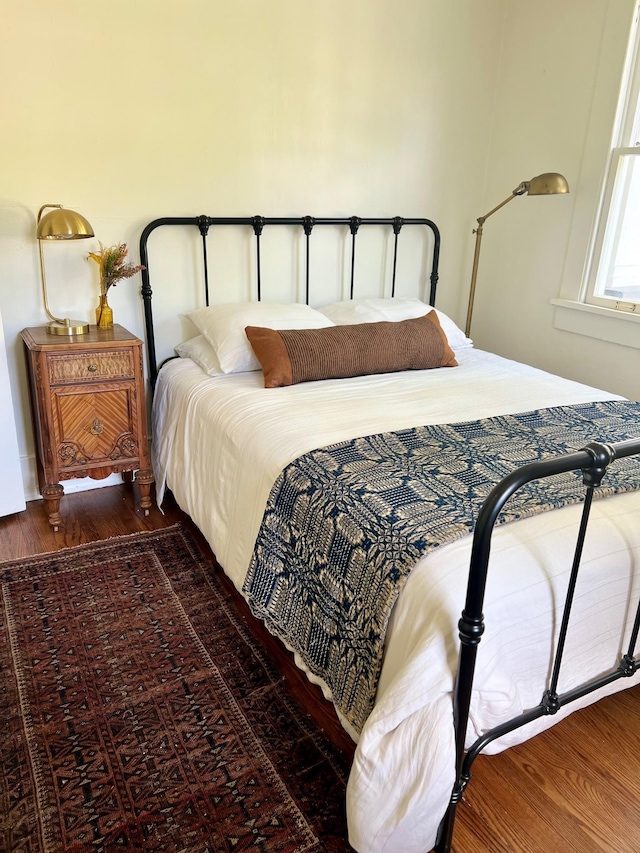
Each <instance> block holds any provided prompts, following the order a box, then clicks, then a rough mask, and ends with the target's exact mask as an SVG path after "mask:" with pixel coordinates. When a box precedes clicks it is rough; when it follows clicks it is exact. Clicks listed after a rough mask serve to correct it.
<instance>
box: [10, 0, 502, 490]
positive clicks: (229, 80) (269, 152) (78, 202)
mask: <svg viewBox="0 0 640 853" xmlns="http://www.w3.org/2000/svg"><path fill="white" fill-rule="evenodd" d="M481 6H482V7H481V8H480V4H478V3H477V0H428V2H424V0H397V2H393V3H391V2H389V0H321V2H315V3H307V2H302V0H269V2H268V3H265V2H262V0H260V2H258V0H241V2H226V0H225V2H222V0H207V2H205V0H137V2H135V3H131V2H128V0H127V2H125V0H112V2H110V3H108V4H106V5H105V4H95V3H86V2H80V0H60V2H58V3H56V4H53V5H52V4H46V3H44V2H40V0H38V2H34V0H26V2H24V0H20V2H19V0H5V2H4V3H3V29H2V32H1V33H0V81H1V82H0V86H2V97H1V102H2V105H3V107H2V109H3V130H2V133H1V134H0V162H2V164H3V166H4V168H3V179H2V181H1V182H0V308H1V310H2V315H3V317H4V322H5V334H6V339H7V344H8V350H9V352H8V357H9V369H10V374H11V382H12V389H13V398H14V401H15V406H16V412H15V415H16V422H17V427H18V437H19V444H20V452H21V456H22V460H23V471H24V479H25V487H26V490H27V493H28V496H29V497H34V496H35V495H36V493H37V489H36V485H35V468H34V464H33V441H32V437H31V430H30V425H29V414H28V400H27V393H26V383H25V374H24V367H23V364H22V354H21V351H20V347H19V344H18V334H19V331H20V329H21V328H23V327H24V326H28V325H36V324H40V323H42V322H43V321H44V319H45V318H44V314H43V311H42V308H41V299H40V291H39V278H38V267H37V251H36V244H35V240H34V236H33V235H34V229H35V217H36V213H37V210H38V208H39V206H40V205H41V204H43V203H45V202H60V203H63V204H64V205H65V206H68V207H72V208H75V209H77V210H79V211H80V212H82V213H83V214H84V215H85V216H86V217H87V218H88V219H89V220H90V222H91V223H92V225H93V226H94V229H95V231H96V236H97V238H100V240H102V242H103V243H105V244H111V243H115V242H117V241H122V240H126V241H127V242H128V243H129V245H130V247H131V249H132V254H133V255H134V257H135V254H136V253H137V243H138V238H139V235H140V231H141V229H142V227H143V226H144V225H145V224H146V222H148V221H150V220H151V219H154V218H156V217H159V216H165V215H181V214H183V215H197V214H200V213H208V214H210V215H225V214H228V215H252V214H255V213H261V214H263V215H285V214H291V215H301V214H305V213H312V214H314V215H317V216H323V215H325V216H326V215H352V214H358V215H361V216H374V215H390V216H393V215H397V214H399V215H403V216H429V217H431V218H433V219H435V220H436V221H437V222H438V224H439V225H440V227H441V229H442V233H443V252H442V267H441V272H442V276H441V282H442V287H441V298H440V304H441V305H442V306H444V307H446V308H448V309H449V310H451V312H452V313H455V312H456V310H457V308H458V305H459V297H460V294H459V292H458V291H459V287H460V281H461V277H462V276H461V270H462V268H463V266H464V264H465V261H466V259H465V251H466V247H465V249H464V250H462V251H461V246H462V245H463V244H464V242H465V235H466V230H467V222H466V221H465V219H464V217H463V216H461V200H463V207H466V205H467V203H469V206H470V207H471V209H475V208H476V206H477V204H479V202H480V199H481V190H482V185H481V180H479V177H478V176H481V175H482V172H483V169H484V163H485V160H486V156H487V149H488V140H489V129H490V122H491V117H490V106H491V102H492V98H493V92H494V89H495V80H496V75H497V70H498V56H499V48H500V43H501V27H502V21H503V16H504V2H503V0H485V2H483V3H482V4H481ZM95 245H97V243H96V241H83V242H74V243H70V244H69V245H64V246H61V245H58V244H56V245H49V244H47V245H46V246H45V252H46V264H47V276H48V281H49V285H50V290H51V294H50V301H51V307H52V309H53V310H54V312H55V313H59V314H62V315H63V316H72V317H74V318H75V317H78V318H89V317H90V316H91V313H92V310H93V308H94V307H95V304H96V302H97V278H96V273H97V270H96V268H95V265H93V264H90V263H89V262H87V261H86V260H85V258H86V253H87V251H88V250H89V249H91V248H93V247H94V246H95ZM176 284H177V282H176ZM137 290H138V282H135V283H134V282H133V281H126V282H122V283H121V284H119V285H118V287H117V288H116V289H115V290H112V291H111V295H110V303H111V304H112V306H113V309H114V313H115V317H116V321H117V322H120V323H122V324H123V325H125V326H127V327H128V328H129V329H130V330H132V331H134V332H136V333H138V334H140V335H142V333H143V323H142V314H141V305H140V301H139V297H138V295H137ZM78 485H80V486H82V485H96V484H95V483H93V482H92V481H78ZM72 487H73V486H72ZM66 488H67V490H68V489H69V486H68V485H67V486H66Z"/></svg>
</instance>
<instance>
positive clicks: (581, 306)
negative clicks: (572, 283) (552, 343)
mask: <svg viewBox="0 0 640 853" xmlns="http://www.w3.org/2000/svg"><path fill="white" fill-rule="evenodd" d="M551 304H552V305H555V306H556V312H555V318H554V322H553V325H554V327H555V328H556V329H562V330H563V331H565V332H573V333H574V334H576V335H585V336H586V337H588V338H598V340H600V341H609V343H612V344H619V345H620V346H624V347H634V348H635V349H640V329H639V328H638V324H639V323H640V316H639V315H638V314H631V313H627V312H625V311H614V310H613V309H612V308H602V307H601V306H600V305H587V304H585V303H584V302H574V301H573V300H570V299H552V300H551Z"/></svg>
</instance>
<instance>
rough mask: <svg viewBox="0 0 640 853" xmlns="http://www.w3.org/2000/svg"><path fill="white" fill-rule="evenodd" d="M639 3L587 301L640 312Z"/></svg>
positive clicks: (596, 237)
mask: <svg viewBox="0 0 640 853" xmlns="http://www.w3.org/2000/svg"><path fill="white" fill-rule="evenodd" d="M639 13H640V7H638V8H636V13H635V16H634V22H633V28H632V32H631V37H630V41H629V49H628V51H627V59H626V63H625V71H624V75H623V83H622V88H621V93H620V99H619V103H618V111H617V115H616V123H615V128H614V134H613V139H612V148H611V154H610V159H609V165H608V174H607V178H606V182H605V187H604V192H603V197H602V205H601V209H600V217H599V224H598V228H597V231H596V235H595V241H594V246H593V254H592V262H591V271H590V275H589V280H588V287H587V294H586V301H587V302H588V303H591V304H594V305H602V306H604V307H606V308H613V309H615V310H618V311H629V312H634V313H638V314H639V315H640V25H639V22H638V18H639Z"/></svg>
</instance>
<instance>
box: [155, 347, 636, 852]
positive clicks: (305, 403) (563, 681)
mask: <svg viewBox="0 0 640 853" xmlns="http://www.w3.org/2000/svg"><path fill="white" fill-rule="evenodd" d="M456 355H457V358H458V362H459V366H458V367H456V368H441V369H437V370H428V371H410V372H406V373H393V374H384V375H376V376H363V377H356V378H352V379H341V380H325V381H322V382H309V383H304V384H300V385H294V386H290V387H286V388H273V389H265V388H264V387H263V381H262V374H261V373H260V372H250V373H239V374H231V375H225V376H215V377H209V376H207V375H206V374H205V373H204V372H203V371H202V370H201V369H200V368H199V367H197V366H196V365H195V364H194V363H193V362H191V361H190V360H189V359H177V360H174V361H172V362H170V363H169V364H167V365H166V366H165V367H164V368H163V370H162V371H161V373H160V378H159V382H158V386H157V390H156V395H155V399H154V410H153V455H154V469H155V475H156V482H157V485H158V499H159V501H160V502H161V500H162V494H163V490H164V488H165V486H168V487H170V488H171V490H172V492H173V494H174V496H175V498H176V500H177V501H178V503H179V505H180V506H181V507H182V508H183V509H184V510H185V511H186V512H188V514H189V515H190V516H191V517H192V518H193V520H194V521H195V523H196V524H197V525H198V527H199V528H200V529H201V530H202V532H203V533H204V535H205V537H206V538H207V540H208V542H209V544H210V545H211V547H212V550H213V551H214V553H215V554H216V557H217V559H218V560H219V562H220V564H221V565H222V566H223V567H224V570H225V572H226V573H227V574H228V575H229V577H230V578H231V580H232V581H233V583H234V585H235V586H236V588H237V589H238V590H241V587H242V583H243V580H244V576H245V574H246V571H247V568H248V566H249V563H250V560H251V555H252V552H253V546H254V543H255V540H256V536H257V534H258V531H259V527H260V523H261V520H262V515H263V511H264V507H265V504H266V502H267V498H268V495H269V492H270V489H271V487H272V485H273V483H274V481H275V480H276V478H277V476H278V475H279V473H280V472H281V471H282V469H283V468H284V467H285V466H286V465H287V464H288V463H289V462H291V461H292V460H293V459H295V458H297V457H298V456H300V455H301V454H303V453H306V452H307V451H309V450H312V449H315V448H317V447H322V446H325V445H328V444H332V443H334V442H337V441H343V440H346V439H350V438H355V437H358V436H363V435H369V434H373V433H378V432H386V431H389V430H396V429H403V428H407V427H411V426H416V425H426V424H435V423H452V422H458V421H466V420H474V419H478V418H484V417H491V416H493V415H499V414H509V413H515V412H522V411H528V410H531V409H537V408H546V407H550V406H556V405H563V404H572V403H583V402H588V401H595V400H610V399H619V398H617V397H616V396H615V395H612V394H608V393H606V392H603V391H599V390H597V389H594V388H591V387H589V386H586V385H582V384H579V383H575V382H571V381H568V380H565V379H562V378H560V377H557V376H554V375H552V374H549V373H545V372H543V371H539V370H536V369H534V368H531V367H528V366H525V365H522V364H518V363H516V362H513V361H509V360H507V359H503V358H500V357H498V356H495V355H491V354H489V353H485V352H482V351H478V350H475V349H472V348H468V349H463V350H460V351H458V352H457V353H456ZM638 512H640V492H632V493H629V494H624V495H617V496H613V497H610V498H607V499H606V500H601V501H597V502H596V503H595V504H594V510H593V514H592V521H591V526H590V531H589V536H588V538H587V542H586V546H585V555H584V559H583V567H584V568H583V576H584V583H581V584H580V585H579V588H578V592H577V597H576V604H575V618H574V620H573V621H572V626H571V633H570V635H569V641H568V644H567V649H566V653H565V663H564V664H563V670H562V673H561V677H560V683H559V689H560V691H561V692H564V691H565V690H567V689H570V688H572V687H574V686H576V685H577V684H579V683H581V682H582V681H584V680H585V679H586V678H587V677H589V678H590V677H593V676H595V675H597V674H599V673H600V672H602V671H605V670H606V669H608V668H610V667H611V666H612V665H613V664H614V663H615V662H616V661H617V658H618V656H619V654H620V652H621V649H622V648H623V646H624V644H625V641H626V638H627V635H626V634H624V633H623V631H622V630H621V628H620V627H617V626H620V625H621V624H625V623H626V622H627V621H628V619H629V618H630V617H629V612H628V609H629V608H628V604H627V602H628V600H629V596H630V592H631V594H632V595H633V593H634V592H637V589H638V587H640V578H638V577H637V571H636V568H635V567H636V565H637V564H638V557H640V525H638V524H637V522H636V523H634V519H637V517H638V515H637V514H638ZM578 517H579V508H578V507H576V506H569V507H564V508H563V509H560V510H556V511H554V512H547V513H543V514H541V515H537V516H534V517H532V518H528V519H525V520H521V521H518V522H515V523H512V524H508V525H504V526H503V527H501V528H500V529H499V530H497V531H496V533H495V536H494V544H493V548H492V561H491V566H490V573H489V583H488V588H487V599H486V607H485V617H486V624H487V630H486V633H485V636H484V638H483V641H482V643H481V645H480V649H479V654H478V666H477V674H476V681H475V685H474V692H473V697H472V704H471V713H470V720H469V729H468V742H469V743H471V742H473V740H475V738H476V737H477V736H478V735H479V734H480V733H481V732H482V731H484V730H486V729H487V728H489V727H492V726H494V725H496V724H498V723H499V722H501V721H503V720H504V719H507V718H509V717H511V716H513V715H514V714H516V713H518V712H520V711H521V710H523V709H526V708H530V707H532V706H535V705H537V704H538V703H539V702H540V698H541V695H542V690H543V687H544V684H545V679H546V678H547V677H548V675H549V672H550V669H551V659H552V637H553V636H554V635H555V633H556V632H557V630H558V625H559V621H560V617H559V613H560V608H561V605H562V602H563V600H564V589H565V587H566V579H567V574H568V571H569V568H570V562H571V554H572V553H573V547H574V544H575V537H576V531H577V519H578ZM470 545H471V540H470V538H464V539H460V540H458V541H457V542H454V543H452V544H449V545H446V546H443V547H442V548H440V549H438V550H436V551H435V552H433V553H432V554H430V555H429V556H428V557H426V558H424V559H423V560H421V561H420V562H419V563H418V564H417V566H416V567H415V568H414V570H413V572H412V573H411V575H410V577H409V580H408V582H407V583H406V586H405V588H404V590H403V592H402V594H401V595H400V597H399V599H398V601H397V602H396V605H395V607H394V611H393V614H392V617H391V622H390V626H389V631H388V634H387V639H386V647H385V659H384V664H383V668H382V673H381V677H380V682H379V686H378V693H377V698H376V703H375V706H374V710H373V712H372V713H371V715H370V717H369V718H368V720H367V722H366V723H365V726H364V728H363V730H362V732H361V733H360V734H359V735H358V733H356V732H354V731H352V730H350V729H349V726H348V725H347V724H346V723H344V724H345V727H346V728H347V730H349V731H350V734H351V735H352V737H353V738H354V739H356V740H357V741H358V746H357V749H356V754H355V758H354V763H353V768H352V771H351V775H350V779H349V785H348V792H347V811H348V820H349V833H350V842H351V844H352V845H353V846H354V847H355V849H356V850H358V851H361V853H365V851H366V853H369V851H371V853H373V851H376V853H377V851H387V853H389V851H403V853H405V851H406V853H411V851H424V850H426V849H431V847H432V846H433V843H434V840H435V834H436V831H437V827H438V824H439V822H440V820H441V818H442V816H443V814H444V811H445V809H446V806H447V803H448V800H449V796H450V793H451V788H452V785H453V782H454V775H455V767H454V759H455V752H454V740H453V724H452V690H453V683H454V677H455V670H456V665H457V651H458V636H457V627H456V626H457V621H458V618H459V616H460V611H461V609H462V605H463V602H464V594H465V589H466V578H467V572H468V565H469V555H470ZM299 663H300V662H299ZM314 680H316V679H314ZM635 681H636V678H634V679H631V680H624V682H616V683H615V684H614V685H610V686H609V687H608V688H606V692H613V691H614V690H616V689H621V688H622V687H628V686H630V684H631V683H635ZM320 686H321V687H322V688H323V690H324V692H325V695H326V696H327V698H329V699H330V698H331V697H330V691H329V690H328V688H327V686H326V685H323V684H321V685H320ZM597 695H600V694H595V695H591V696H590V697H587V698H585V699H583V700H580V703H581V704H587V703H588V702H589V701H594V699H595V698H597ZM580 703H575V704H574V705H572V706H571V707H570V708H568V709H566V708H565V709H562V710H561V711H560V712H559V714H558V715H556V716H555V717H544V718H541V719H540V720H538V721H536V722H535V723H532V724H529V725H528V726H527V727H525V728H523V729H520V730H517V731H516V732H513V733H512V734H510V735H509V736H507V737H505V738H502V739H500V740H499V741H496V742H495V743H494V744H492V746H491V750H492V751H498V750H500V749H502V748H505V747H507V746H509V745H512V744H514V743H517V742H520V741H522V740H524V739H526V738H528V737H530V736H532V735H534V734H536V733H537V732H539V731H541V730H542V729H544V728H546V727H548V726H549V725H552V724H553V723H555V722H557V721H558V719H560V718H561V717H562V716H566V714H567V713H569V712H570V711H571V710H573V709H575V708H577V707H579V705H580Z"/></svg>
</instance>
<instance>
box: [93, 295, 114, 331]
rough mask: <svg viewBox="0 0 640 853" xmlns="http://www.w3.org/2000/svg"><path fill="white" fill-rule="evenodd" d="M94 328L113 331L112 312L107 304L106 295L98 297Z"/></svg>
mask: <svg viewBox="0 0 640 853" xmlns="http://www.w3.org/2000/svg"><path fill="white" fill-rule="evenodd" d="M96 326H97V327H98V328H99V329H113V310H112V309H111V306H110V305H109V303H108V302H107V296H106V294H105V295H104V296H100V304H99V305H98V307H97V308H96Z"/></svg>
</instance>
